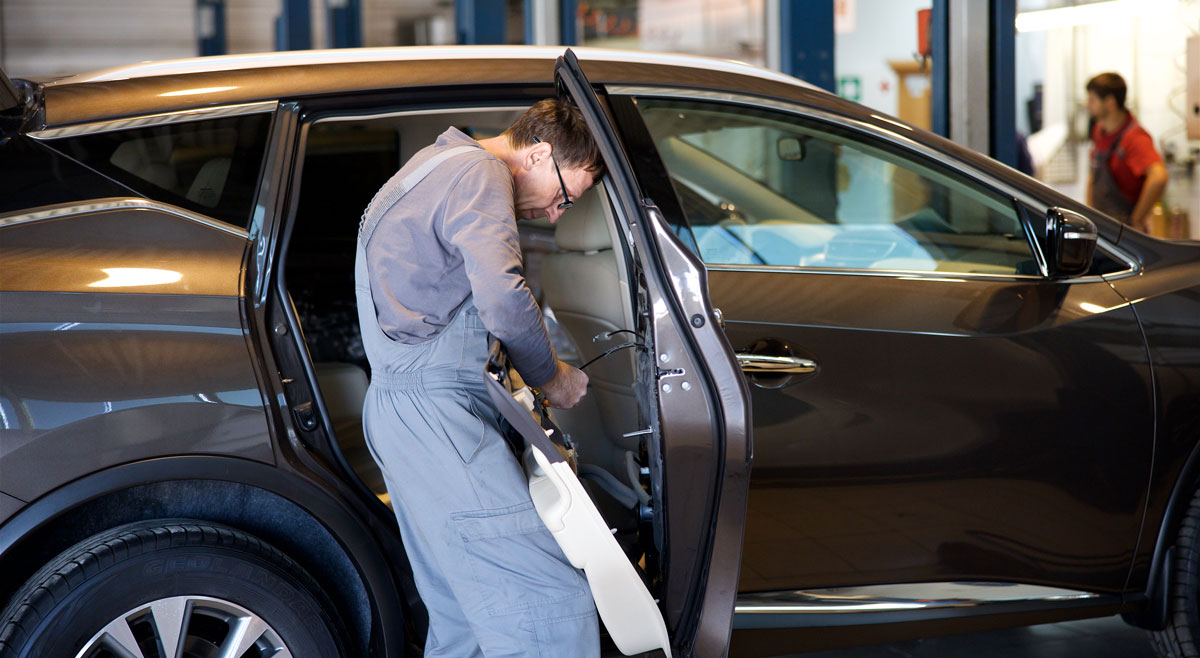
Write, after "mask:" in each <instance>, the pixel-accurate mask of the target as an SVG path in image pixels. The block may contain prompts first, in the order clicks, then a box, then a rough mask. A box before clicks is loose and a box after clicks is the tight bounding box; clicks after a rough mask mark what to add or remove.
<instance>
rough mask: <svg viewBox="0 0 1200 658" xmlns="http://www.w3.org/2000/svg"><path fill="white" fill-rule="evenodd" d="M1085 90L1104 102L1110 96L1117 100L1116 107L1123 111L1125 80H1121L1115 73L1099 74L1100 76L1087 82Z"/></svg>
mask: <svg viewBox="0 0 1200 658" xmlns="http://www.w3.org/2000/svg"><path fill="white" fill-rule="evenodd" d="M1087 90H1088V91H1090V92H1092V93H1093V94H1095V95H1096V98H1099V99H1100V100H1104V99H1105V98H1108V97H1109V96H1112V97H1113V98H1115V99H1116V100H1117V107H1119V108H1121V109H1122V110H1123V109H1125V94H1126V87H1125V78H1122V77H1121V76H1120V75H1118V74H1116V73H1101V74H1100V75H1098V76H1096V77H1094V78H1092V79H1091V80H1088V83H1087Z"/></svg>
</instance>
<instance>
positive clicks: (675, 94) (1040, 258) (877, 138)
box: [606, 85, 1141, 283]
mask: <svg viewBox="0 0 1200 658" xmlns="http://www.w3.org/2000/svg"><path fill="white" fill-rule="evenodd" d="M606 92H607V93H608V95H609V96H610V98H612V99H623V100H628V101H629V102H630V103H631V104H632V105H634V106H636V104H637V101H638V100H641V99H663V100H687V101H700V102H712V103H714V104H720V105H730V106H743V107H748V108H750V109H757V110H760V111H761V110H773V111H777V112H781V113H784V114H789V115H793V116H796V117H798V118H800V119H801V120H803V121H805V122H807V123H810V124H816V125H817V126H818V127H820V128H822V129H825V130H829V131H830V132H832V133H834V134H842V135H845V136H847V137H850V138H852V139H856V140H860V141H864V142H866V143H867V144H866V145H867V146H868V147H870V148H874V149H878V148H883V147H881V146H879V145H878V144H872V143H871V142H873V141H874V142H884V143H885V144H886V146H887V147H890V148H887V149H885V150H891V151H896V152H897V155H900V156H901V157H905V158H910V159H914V160H917V161H918V162H920V163H922V164H923V165H924V166H926V167H931V168H934V169H939V168H940V169H943V170H947V173H948V174H950V175H953V176H957V177H959V178H961V179H963V180H962V182H963V183H964V184H968V185H977V186H979V187H981V188H983V189H984V190H986V191H987V192H990V193H992V194H995V195H998V196H1001V197H1003V198H1006V199H1009V200H1010V202H1011V203H1012V206H1013V212H1014V213H1015V215H1016V218H1017V220H1018V221H1019V222H1020V224H1021V227H1022V228H1023V229H1024V231H1025V237H1026V240H1027V242H1028V244H1029V247H1030V250H1031V253H1032V255H1033V258H1034V261H1035V262H1036V264H1037V267H1038V270H1039V273H1038V274H1015V273H1014V274H996V273H971V272H961V273H960V272H942V271H925V270H901V269H855V268H831V267H811V266H802V265H758V264H747V265H740V264H738V265H734V264H712V263H708V262H705V263H704V265H705V267H706V268H707V269H709V270H712V271H731V272H786V273H794V274H840V275H849V276H886V277H893V278H897V277H899V278H923V279H934V280H938V279H941V280H983V281H1044V280H1048V279H1051V278H1052V277H1050V276H1049V275H1048V273H1047V272H1048V268H1047V262H1048V261H1047V260H1046V258H1047V254H1045V252H1044V251H1043V248H1042V245H1041V243H1040V242H1039V241H1038V239H1037V237H1036V236H1037V233H1036V230H1035V227H1034V226H1033V222H1034V221H1035V220H1036V219H1037V217H1036V216H1030V214H1029V213H1028V212H1026V208H1032V209H1034V210H1035V211H1037V212H1039V213H1042V214H1043V215H1044V213H1045V212H1046V211H1047V210H1048V209H1049V208H1050V207H1051V204H1048V203H1046V201H1044V200H1043V199H1041V198H1039V197H1037V196H1034V195H1032V194H1030V193H1029V192H1028V191H1026V190H1024V189H1021V188H1017V187H1014V186H1012V185H1009V184H1007V183H1005V182H1003V181H1001V180H998V179H996V178H995V177H993V176H991V175H990V174H988V173H987V172H986V171H983V170H980V169H978V168H976V167H974V166H971V165H969V164H968V163H966V162H963V161H961V160H958V159H957V158H953V157H948V156H947V155H946V154H945V153H942V152H939V151H937V150H936V149H934V148H932V147H930V146H928V145H926V144H923V143H921V142H920V141H918V140H916V139H913V138H911V137H908V136H905V135H904V134H903V133H901V132H899V131H898V130H891V129H884V128H881V127H879V126H876V125H873V124H871V123H868V122H865V121H861V120H858V119H855V118H853V117H848V116H845V115H841V114H837V113H833V112H829V111H825V110H822V109H819V108H816V107H812V106H807V105H802V104H799V103H795V102H790V101H785V100H780V99H778V98H772V97H763V96H754V95H750V94H742V93H737V92H729V91H714V90H707V89H693V88H681V87H659V86H643V85H608V86H607V87H606ZM640 114H641V113H640V109H639V110H638V115H639V117H640ZM872 117H874V118H876V119H878V120H880V121H883V122H887V123H889V124H893V125H895V126H896V127H897V128H898V129H903V130H905V131H910V132H911V131H914V130H916V129H915V128H913V127H912V126H909V125H907V124H904V123H901V122H899V121H896V120H893V119H890V118H888V117H885V116H882V115H875V114H873V115H872ZM656 155H657V152H656ZM663 167H664V173H666V170H665V165H663ZM673 185H674V184H673V183H672V186H673ZM1097 248H1098V249H1099V250H1101V251H1103V252H1104V253H1105V254H1106V255H1107V256H1109V257H1110V258H1112V259H1113V260H1116V261H1118V262H1121V263H1124V264H1125V265H1126V267H1125V268H1124V269H1121V270H1118V271H1115V272H1110V273H1107V274H1086V275H1081V276H1077V277H1074V278H1070V279H1055V280H1056V281H1061V282H1066V283H1073V282H1077V281H1099V280H1102V279H1103V280H1112V279H1114V278H1123V277H1125V276H1132V275H1135V274H1137V273H1138V272H1139V271H1140V269H1141V268H1140V266H1139V264H1138V261H1137V260H1136V259H1135V258H1133V257H1132V256H1130V255H1129V254H1128V253H1127V252H1125V251H1124V250H1121V249H1119V248H1118V247H1116V246H1115V245H1114V244H1112V243H1110V242H1109V241H1107V240H1106V239H1105V238H1103V237H1100V238H1099V241H1098V243H1097ZM697 257H698V258H699V255H697Z"/></svg>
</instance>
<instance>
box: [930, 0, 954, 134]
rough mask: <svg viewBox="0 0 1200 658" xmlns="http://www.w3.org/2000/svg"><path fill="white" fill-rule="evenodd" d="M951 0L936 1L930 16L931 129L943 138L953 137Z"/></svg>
mask: <svg viewBox="0 0 1200 658" xmlns="http://www.w3.org/2000/svg"><path fill="white" fill-rule="evenodd" d="M949 4H950V2H949V0H933V12H932V15H931V16H930V17H929V49H930V50H931V51H932V52H931V53H930V56H929V60H930V65H931V67H932V68H931V70H930V84H931V85H932V86H933V88H932V89H931V90H930V94H931V97H930V104H931V105H932V108H930V109H931V114H932V116H931V117H930V119H931V126H930V127H931V128H932V129H933V132H935V133H937V134H939V135H941V136H942V137H949V136H950V74H949V71H950V66H949V62H950V34H949V21H948V20H947V19H946V14H947V13H948V12H949Z"/></svg>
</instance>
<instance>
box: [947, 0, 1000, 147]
mask: <svg viewBox="0 0 1200 658" xmlns="http://www.w3.org/2000/svg"><path fill="white" fill-rule="evenodd" d="M989 10H990V7H989V6H988V4H987V3H982V2H979V1H978V0H950V2H949V13H948V15H947V19H948V20H947V22H948V24H949V37H950V39H949V57H948V58H947V62H946V63H947V65H948V66H949V71H948V74H949V84H950V103H949V112H950V120H949V123H950V139H953V140H954V141H956V142H958V143H959V144H962V145H963V146H966V147H967V148H971V149H975V150H976V151H979V152H980V153H988V152H989V150H990V148H991V139H990V132H991V113H990V112H989V110H990V109H991V103H990V101H989V99H990V98H991V92H990V90H989V86H990V82H991V68H990V66H991V64H990V61H989V60H990V59H991V57H990V52H989V49H988V48H987V47H985V46H986V44H988V43H989V39H988V32H989V30H988V26H989V23H990V20H989V19H990V11H989Z"/></svg>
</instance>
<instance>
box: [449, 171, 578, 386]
mask: <svg viewBox="0 0 1200 658" xmlns="http://www.w3.org/2000/svg"><path fill="white" fill-rule="evenodd" d="M503 166H504V165H502V164H501V163H499V162H494V161H483V162H480V163H478V164H475V165H473V166H472V167H471V169H470V170H468V171H467V172H466V174H464V175H463V177H462V178H460V179H459V181H458V183H457V184H456V185H455V186H454V188H453V189H451V190H450V191H449V194H448V195H447V198H446V218H445V223H444V225H443V226H442V234H443V235H442V237H443V238H444V239H445V240H446V241H448V242H449V243H450V244H452V245H454V246H455V247H457V248H458V251H459V253H460V254H461V255H462V259H463V266H464V268H465V269H466V273H467V278H468V279H470V281H471V294H472V296H473V297H474V303H475V307H476V308H478V309H479V319H480V320H481V321H482V322H483V325H484V326H485V327H487V329H488V331H490V332H491V333H492V335H494V336H495V337H496V338H499V339H500V341H501V342H502V343H504V346H505V348H506V349H507V350H508V354H509V357H510V358H511V359H512V362H513V366H514V367H516V369H517V372H519V373H521V377H522V379H524V380H525V382H526V383H527V384H529V385H530V386H535V387H538V388H540V389H542V392H543V393H544V394H545V395H546V398H547V399H548V400H549V401H550V404H552V405H554V406H555V407H559V408H570V407H573V406H575V405H576V404H578V403H579V401H580V400H581V399H582V398H583V396H584V394H585V393H586V391H587V383H588V377H587V375H585V374H584V373H583V372H582V371H580V370H579V369H577V368H575V367H572V366H570V365H568V364H566V363H564V362H562V361H559V360H558V357H557V355H556V354H555V353H554V347H553V346H552V345H551V344H550V336H549V334H547V332H546V323H545V321H543V320H542V310H541V308H539V307H538V305H537V301H536V300H534V298H533V293H532V292H530V290H529V286H528V285H527V284H526V282H525V273H524V269H523V267H522V264H521V242H520V237H519V235H518V234H517V226H516V220H515V218H514V216H513V207H512V195H511V193H510V192H509V189H510V186H511V184H512V183H511V179H510V178H509V174H508V173H507V171H505V170H504V169H503Z"/></svg>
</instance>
